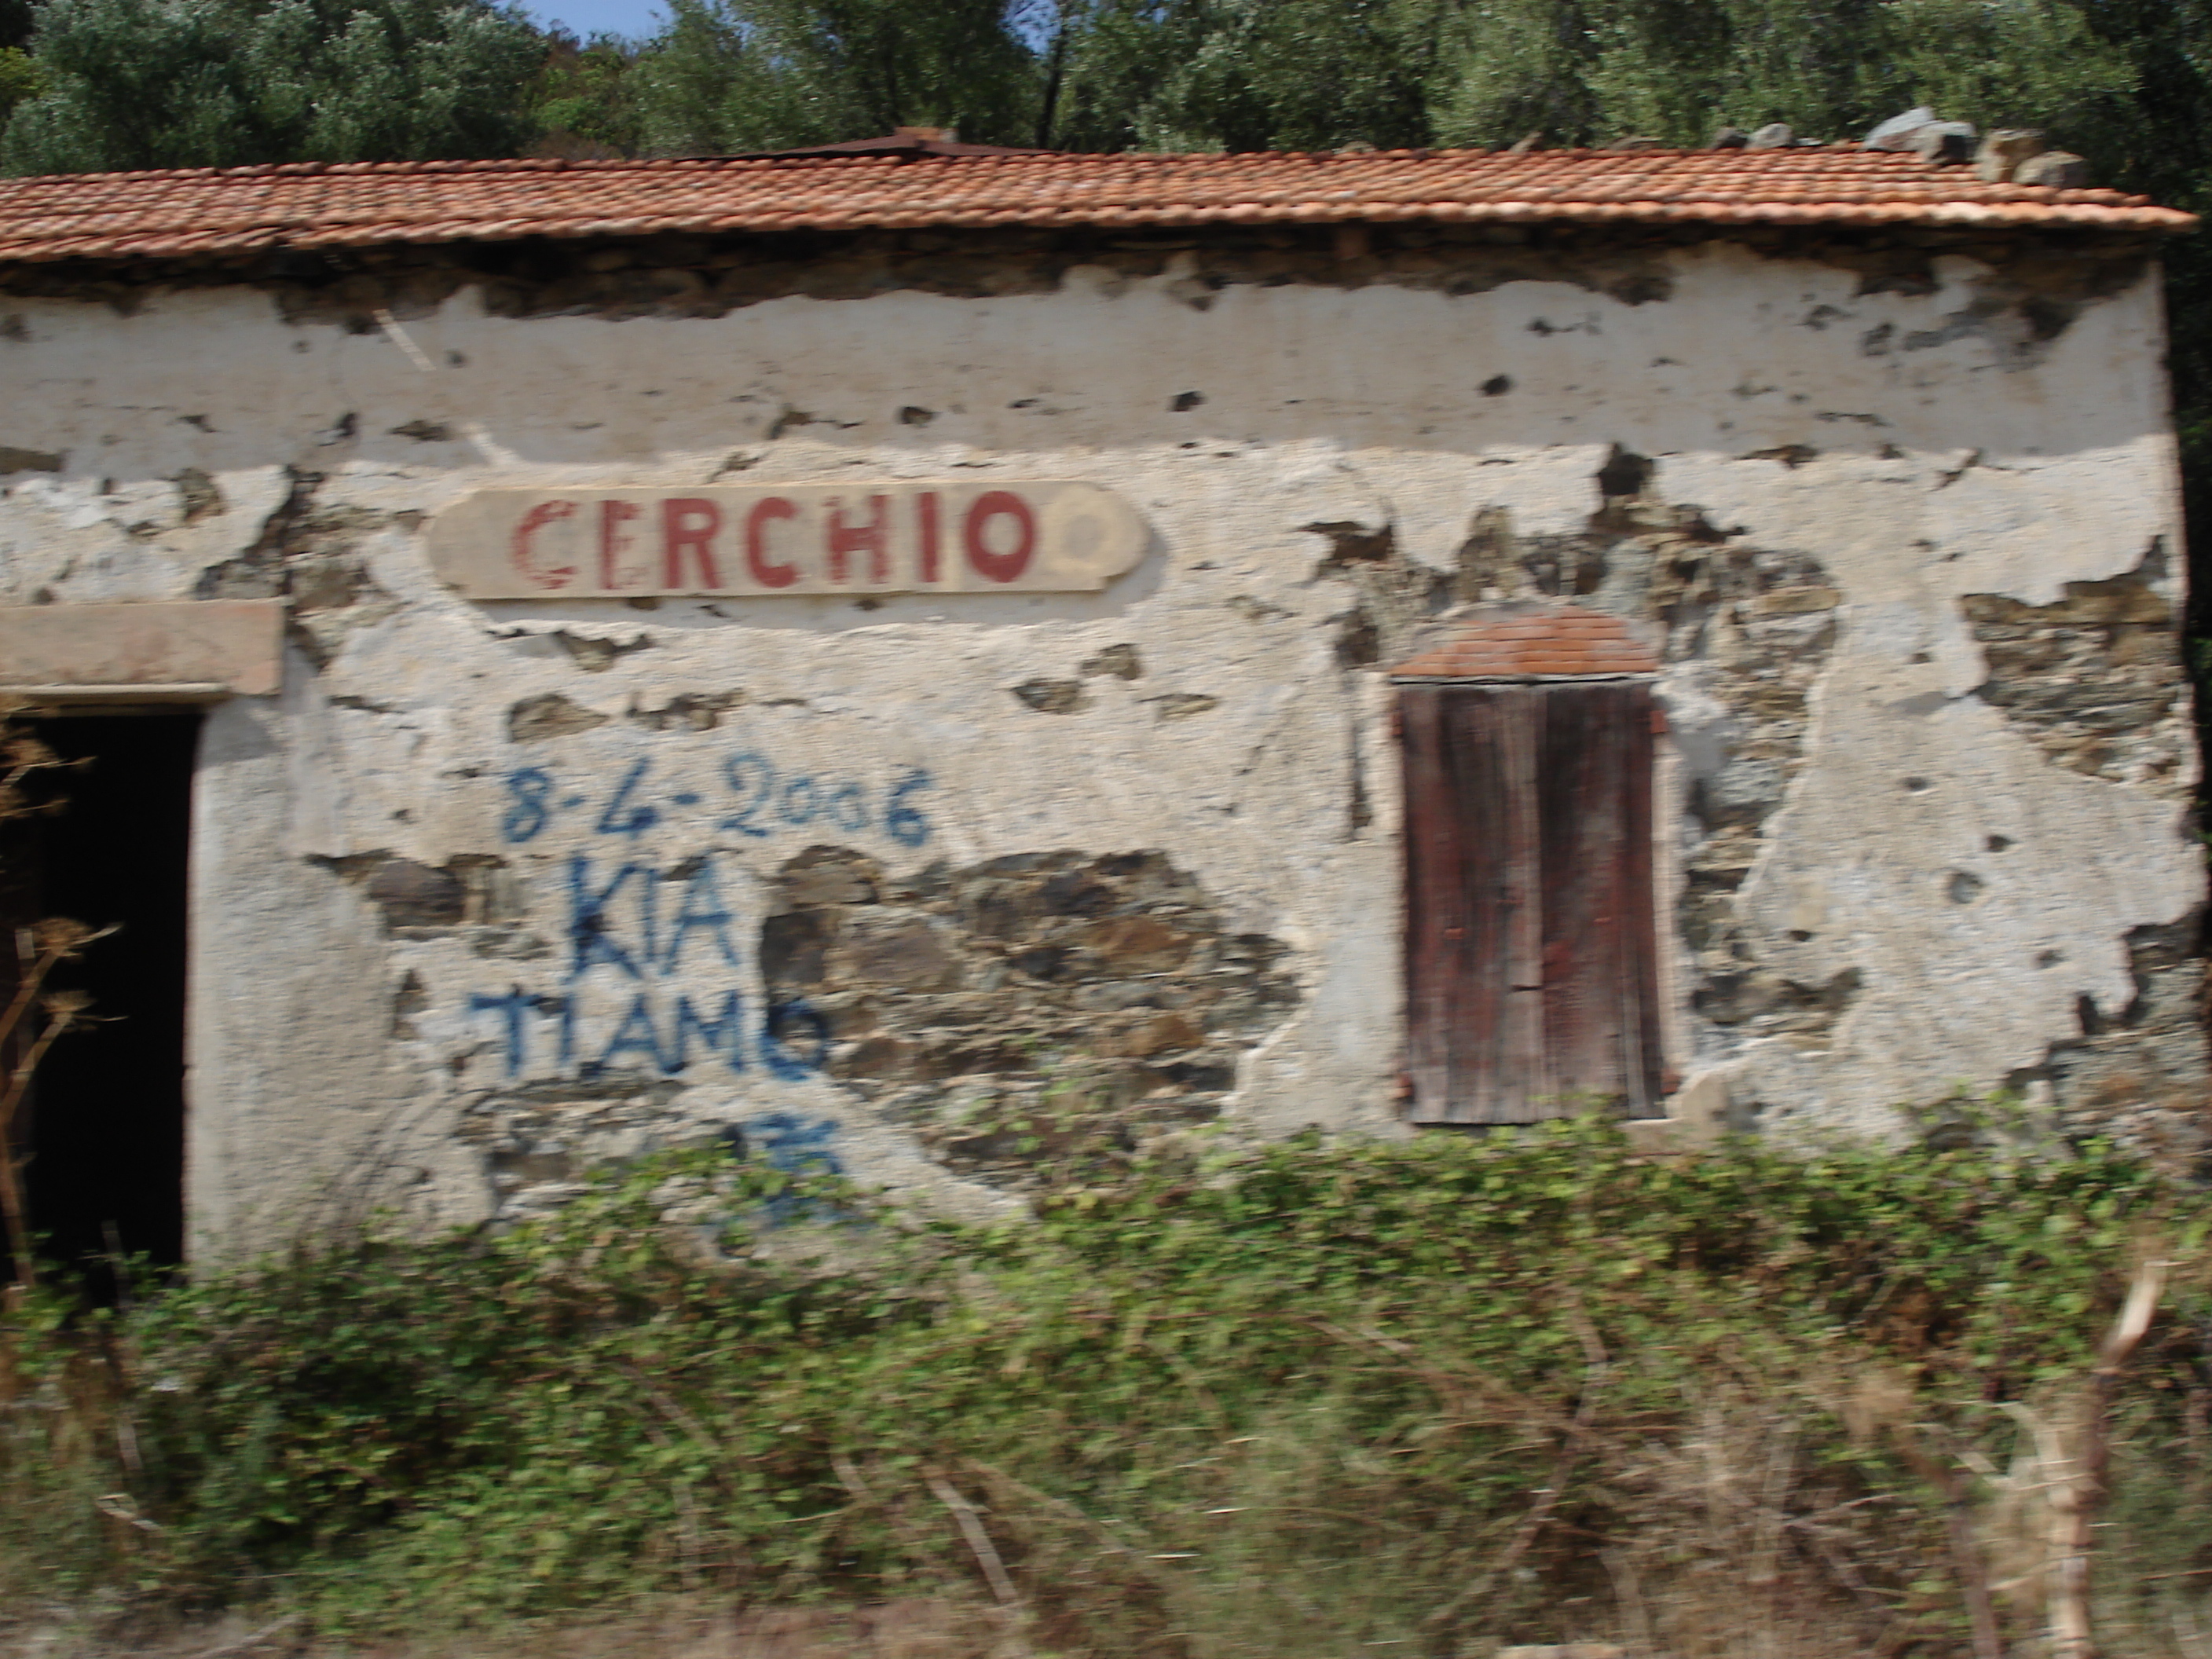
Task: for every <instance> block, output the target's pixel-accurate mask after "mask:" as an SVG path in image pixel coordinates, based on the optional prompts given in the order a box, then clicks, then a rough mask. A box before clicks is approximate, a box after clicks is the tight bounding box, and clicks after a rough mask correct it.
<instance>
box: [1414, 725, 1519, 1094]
mask: <svg viewBox="0 0 2212 1659" xmlns="http://www.w3.org/2000/svg"><path fill="white" fill-rule="evenodd" d="M1400 696H1401V704H1400V707H1401V720H1402V730H1403V733H1404V743H1405V753H1406V792H1407V812H1406V826H1407V828H1406V906H1407V951H1406V983H1407V1039H1408V1042H1407V1052H1408V1066H1407V1070H1408V1073H1409V1074H1410V1075H1411V1078H1412V1080H1413V1119H1414V1121H1417V1122H1426V1123H1504V1122H1518V1121H1523V1113H1524V1111H1525V1105H1524V1102H1525V1099H1526V1097H1527V1095H1528V1091H1529V1089H1530V1088H1531V1087H1532V1086H1533V1085H1538V1084H1540V1083H1541V1079H1542V1077H1543V1075H1544V1065H1545V1060H1544V1044H1543V1020H1542V1007H1541V1001H1542V997H1541V988H1540V987H1541V983H1542V957H1543V930H1542V920H1541V914H1540V911H1539V904H1538V900H1539V894H1538V890H1537V889H1538V884H1539V882H1540V880H1541V863H1540V860H1539V852H1540V848H1541V840H1540V837H1539V835H1538V819H1537V811H1536V801H1535V797H1534V787H1533V786H1534V774H1535V754H1536V748H1535V745H1536V741H1537V737H1538V732H1537V727H1536V723H1535V714H1536V705H1535V704H1534V701H1533V700H1532V699H1530V698H1529V697H1528V695H1527V692H1526V690H1525V688H1522V687H1491V686H1408V687H1406V688H1404V689H1403V690H1401V693H1400Z"/></svg>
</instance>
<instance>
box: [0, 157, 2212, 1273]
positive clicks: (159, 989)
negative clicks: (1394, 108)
mask: <svg viewBox="0 0 2212 1659" xmlns="http://www.w3.org/2000/svg"><path fill="white" fill-rule="evenodd" d="M2191 223H2192V222H2191V220H2190V219H2188V218H2187V217H2186V216H2184V215H2181V214H2179V213H2175V212H2171V211H2168V210H2163V209H2160V208H2158V207H2155V206H2153V205H2151V204H2147V203H2145V202H2143V201H2142V200H2141V199H2139V198H2135V197H2125V196H2122V195H2118V194H2117V193H2115V192H2112V191H2103V190H2096V189H2087V188H2078V189H2077V188H2057V187H2053V186H2052V185H2027V184H2017V183H2005V182H1994V183H1992V182H1988V181H1986V180H1984V179H1981V178H1978V177H1977V175H1976V173H1975V172H1974V171H1973V170H1972V169H1970V168H1966V167H1954V166H1941V165H1936V164H1935V163H1934V162H1931V161H1927V160H1923V159H1922V158H1921V157H1919V156H1917V155H1911V154H1891V153H1884V152H1881V151H1876V150H1870V149H1861V148H1860V147H1858V146H1856V145H1830V146H1796V147H1781V148H1774V149H1763V150H1745V149H1735V150H1715V151H1709V152H1698V153H1679V152H1669V151H1656V150H1650V149H1628V150H1624V151H1621V152H1617V153H1616V152H1605V153H1599V152H1588V151H1579V152H1557V153H1544V152H1538V153H1535V154H1529V155H1514V154H1485V153H1480V152H1435V153H1382V154H1375V153H1367V154H1344V155H1217V156H1181V157H1177V156H1158V155H1113V156H1076V155H1042V154H1029V153H1021V152H1004V151H999V152H993V151H984V150H981V149H974V148H972V147H965V146H961V145H958V144H956V143H950V142H946V141H944V140H941V139H939V138H935V137H931V136H929V135H926V134H915V133H909V134H906V135H903V136H902V137H899V138H897V139H896V140H893V141H889V142H885V143H876V144H874V145H872V146H862V147H859V148H856V149H849V150H848V151H846V152H844V153H835V152H814V153H805V154H789V155H775V156H767V157H751V158H728V159H720V160H698V161H586V162H559V161H502V162H470V163H436V164H422V165H405V166H399V165H392V166H384V165H378V166H368V165H362V166H294V167H267V168H259V169H251V170H243V171H235V172H198V173H190V172H179V173H145V174H136V175H110V176H99V177H85V178H72V179H27V180H15V181H11V182H8V183H6V184H4V185H0V290H4V292H0V363H4V364H5V366H6V370H7V385H8V387H9V398H8V399H7V402H6V405H5V409H4V412H0V420H4V423H5V424H4V427H0V446H4V447H0V469H4V473H5V476H4V480H0V482H3V483H4V487H5V488H4V499H0V605H4V606H5V607H6V608H5V609H4V610H0V681H4V684H6V685H8V686H10V687H13V688H15V690H13V691H12V692H11V693H9V695H10V696H12V698H13V699H14V700H15V702H17V703H18V704H19V705H20V707H21V711H22V715H23V717H24V718H26V719H27V720H29V721H30V723H31V725H32V726H33V729H34V730H36V731H37V732H40V733H41V734H43V735H44V736H45V737H46V738H47V739H48V740H49V741H50V742H52V744H54V745H55V746H56V747H57V748H58V750H61V751H62V752H63V753H64V754H65V755H70V756H85V757H92V763H91V764H90V765H89V766H88V768H86V769H82V770H80V771H76V772H72V773H70V774H68V775H66V777H65V779H64V781H62V782H61V783H60V784H59V785H58V786H57V787H58V788H59V789H60V790H61V791H62V792H63V793H65V794H66V795H67V797H68V807H67V811H65V812H64V813H62V814H61V815H60V816H58V817H51V818H46V819H41V820H38V821H37V822H36V823H32V824H30V825H27V826H26V825H21V824H19V825H16V826H14V827H12V828H11V829H9V836H11V838H12V839H11V840H10V842H9V848H10V849H11V850H10V851H9V863H8V866H7V867H8V870H9V874H8V876H7V878H6V896H7V903H8V905H9V908H10V919H11V921H12V922H14V923H15V924H16V925H18V926H19V927H20V925H21V924H22V923H23V922H25V921H28V920H29V919H31V918H33V917H34V916H36V915H49V914H55V913H62V914H68V915H76V916H78V917H80V918H81V919H82V920H83V921H87V922H89V923H93V924H95V925H97V924H105V923H107V922H110V921H119V922H121V923H123V924H124V927H123V930H122V931H121V932H120V933H117V934H115V935H113V936H112V937H111V938H109V939H104V940H102V941H100V943H99V944H97V945H95V946H94V947H93V948H92V950H91V951H90V952H89V953H88V955H87V957H85V958H84V960H83V961H82V963H77V964H73V965H71V967H70V969H68V971H69V972H70V973H74V974H76V975H79V978H78V980H76V981H71V982H74V983H81V984H82V985H83V986H84V987H86V988H88V989H90V990H91V991H92V992H93V994H94V995H95V996H97V997H99V998H100V1000H101V1001H100V1006H101V1007H102V1008H104V1009H105V1010H106V1012H109V1013H110V1014H112V1015H113V1016H116V1017H117V1018H115V1020H114V1023H112V1024H107V1025H104V1026H100V1027H97V1028H94V1029H93V1030H88V1031H86V1032H84V1033H82V1034H76V1035H72V1036H70V1038H69V1039H68V1040H67V1041H65V1042H62V1043H58V1044H57V1045H55V1047H54V1048H53V1049H52V1052H51V1054H50V1055H49V1057H48V1064H47V1066H46V1067H44V1068H42V1070H41V1073H40V1083H39V1085H38V1089H39V1094H38V1102H37V1118H36V1124H37V1127H36V1129H35V1133H36V1135H37V1137H38V1148H39V1161H38V1163H36V1164H34V1165H33V1176H32V1184H33V1193H34V1197H35V1198H37V1199H38V1201H39V1202H40V1203H41V1204H42V1205H43V1206H44V1207H43V1209H42V1211H41V1215H42V1217H43V1218H44V1219H45V1221H46V1225H50V1226H51V1227H52V1228H53V1229H54V1230H55V1231H56V1236H57V1238H58V1242H59V1243H60V1244H61V1245H62V1246H64V1247H65V1246H67V1245H69V1244H70V1243H72V1242H73V1241H74V1242H76V1243H81V1244H85V1245H87V1246H88V1247H96V1246H97V1244H98V1241H99V1238H100V1236H101V1235H100V1231H99V1230H100V1226H101V1225H102V1224H103V1223H104V1222H105V1221H107V1220H112V1219H114V1218H115V1216H116V1213H117V1212H118V1211H119V1212H123V1215H124V1220H125V1226H126V1233H127V1237H129V1238H130V1239H131V1240H132V1241H133V1242H137V1243H141V1244H143V1245H145V1246H147V1247H149V1248H155V1249H162V1248H172V1249H173V1248H179V1247H180V1245H181V1243H182V1242H183V1241H185V1240H186V1239H189V1240H190V1241H191V1243H192V1244H193V1247H194V1248H202V1247H205V1246H208V1245H216V1246H221V1247H224V1248H238V1247H242V1246H244V1245H246V1244H249V1243H253V1242H255V1241H258V1240H265V1239H268V1238H270V1237H275V1236H276V1232H277V1231H278V1230H280V1229H281V1228H283V1227H285V1226H289V1225H294V1223H295V1221H297V1220H298V1219H299V1218H301V1215H302V1213H303V1212H311V1211H312V1209H313V1206H317V1205H324V1204H329V1203H332V1202H336V1201H337V1198H338V1196H339V1195H342V1194H345V1193H349V1192H356V1193H358V1192H367V1191H369V1190H372V1189H374V1191H376V1192H379V1193H381V1194H386V1195H390V1194H395V1193H396V1194H401V1195H403V1196H404V1197H405V1198H406V1199H408V1200H410V1201H411V1202H413V1203H416V1204H417V1205H419V1206H422V1210H423V1212H424V1213H426V1214H428V1215H433V1216H435V1217H439V1218H444V1219H447V1220H453V1221H467V1220H471V1219H477V1218H485V1217H489V1216H494V1215H500V1214H506V1215H513V1214H520V1213H526V1212H529V1211H530V1210H532V1208H535V1207H538V1206H544V1205H545V1204H547V1203H550V1202H552V1201H555V1200H557V1199H558V1198H559V1197H560V1196H561V1194H563V1193H565V1192H567V1191H568V1190H571V1188H572V1183H573V1182H575V1181H576V1180H577V1179H578V1178H579V1177H580V1176H581V1175H582V1173H583V1172H584V1171H586V1170H587V1169H589V1168H591V1167H593V1166H595V1165H598V1164H604V1163H605V1162H607V1161H608V1160H610V1159H616V1158H624V1157H628V1156H630V1155H634V1154H635V1153H638V1152H642V1151H645V1150H647V1149H650V1148H653V1147H658V1146H679V1145H688V1144H696V1143H699V1142H701V1141H703V1140H709V1139H715V1138H720V1139H726V1140H727V1141H729V1142H730V1143H731V1144H732V1145H736V1146H741V1147H742V1148H744V1151H745V1152H747V1154H748V1155H750V1156H755V1157H759V1158H766V1159H769V1160H771V1161H774V1162H776V1163H779V1164H784V1165H785V1166H787V1167H794V1168H795V1167H807V1166H820V1167H828V1168H836V1169H841V1170H844V1171H846V1172H847V1173H848V1174H850V1175H852V1176H854V1177H856V1178H858V1179H860V1180H861V1181H863V1182H868V1183H871V1184H875V1185H880V1186H884V1187H887V1188H894V1189H898V1190H901V1191H905V1192H909V1193H914V1194H921V1195H923V1196H925V1197H927V1198H928V1199H929V1200H930V1201H933V1202H935V1203H939V1204H941V1205H944V1206H951V1208H953V1209H955V1210H964V1211H966V1212H988V1211H990V1210H992V1209H994V1208H995V1207H1002V1206H1006V1205H1009V1204H1012V1203H1014V1202H1016V1201H1018V1199H1017V1197H1016V1194H1018V1192H1019V1191H1020V1190H1021V1188H1022V1185H1023V1182H1024V1180H1025V1179H1027V1178H1029V1172H1030V1170H1032V1168H1033V1167H1034V1165H1035V1164H1036V1163H1037V1162H1038V1161H1039V1160H1050V1159H1052V1158H1058V1157H1077V1156H1091V1155H1096V1154H1097V1152H1098V1150H1099V1149H1100V1148H1102V1147H1104V1148H1111V1147H1122V1148H1127V1147H1130V1146H1138V1145H1141V1144H1143V1143H1145V1142H1146V1141H1147V1140H1148V1139H1152V1138H1154V1137H1157V1136H1158V1135H1162V1134H1166V1133H1176V1132H1180V1131H1183V1130H1186V1129H1188V1127H1190V1126H1193V1125H1198V1124H1203V1123H1210V1122H1218V1123H1220V1124H1222V1125H1223V1126H1225V1129H1226V1130H1227V1131H1228V1132H1230V1133H1240V1134H1249V1135H1254V1136H1267V1135H1277V1134H1282V1133H1290V1132H1292V1131H1295V1130H1297V1129H1299V1128H1301V1127H1304V1126H1307V1125H1319V1126H1322V1127H1324V1128H1326V1129H1329V1130H1333V1131H1340V1132H1346V1133H1370V1134H1377V1135H1391V1134H1400V1133H1410V1132H1412V1131H1413V1129H1416V1128H1419V1127H1422V1126H1460V1127H1467V1126H1483V1125H1495V1124H1501V1123H1514V1122H1521V1121H1528V1120H1531V1119H1534V1118H1540V1117H1545V1116H1551V1115H1559V1114H1561V1113H1565V1112H1571V1111H1577V1110H1584V1109H1599V1110H1607V1111H1611V1112H1613V1113H1615V1114H1617V1115H1621V1116H1624V1117H1627V1118H1630V1119H1632V1120H1635V1121H1638V1123H1639V1124H1646V1125H1650V1126H1652V1127H1641V1128H1639V1129H1638V1131H1637V1133H1638V1134H1639V1135H1640V1136H1642V1137H1643V1138H1644V1139H1647V1140H1649V1141H1651V1142H1654V1143H1657V1144H1666V1143H1667V1141H1668V1137H1669V1136H1670V1135H1671V1136H1673V1137H1674V1138H1675V1140H1676V1143H1677V1144H1681V1143H1684V1142H1686V1141H1689V1140H1691V1139H1694V1137H1695V1136H1696V1135H1698V1134H1699V1133H1705V1132H1707V1131H1709V1130H1710V1129H1711V1128H1712V1127H1714V1126H1716V1125H1720V1124H1727V1125H1730V1126H1733V1127H1738V1128H1743V1129H1750V1130H1756V1131H1759V1132H1763V1133H1774V1134H1778V1135H1784V1136H1795V1135H1803V1134H1808V1133H1820V1132H1825V1131H1838V1132H1847V1133H1873V1134H1885V1133H1898V1132H1899V1131H1900V1130H1901V1129H1902V1127H1904V1126H1905V1124H1906V1123H1907V1122H1908V1121H1910V1115H1911V1112H1912V1111H1913V1109H1916V1108H1921V1107H1925V1106H1928V1105H1929V1103H1934V1102H1937V1101H1940V1100H1942V1099H1943V1098H1945V1097H1948V1096H1951V1095H1952V1094H1953V1093H1954V1091H1960V1090H1965V1091H1994V1090H1997V1089H2000V1088H2010V1089H2012V1090H2015V1091H2019V1093H2020V1095H2021V1097H2022V1098H2023V1100H2024V1101H2025V1102H2026V1103H2027V1108H2028V1109H2030V1110H2033V1111H2036V1112H2039V1113H2042V1114H2044V1115H2046V1116H2047V1117H2050V1118H2051V1119H2053V1120H2056V1121H2059V1122H2061V1123H2062V1124H2106V1125H2110V1126H2115V1127H2118V1128H2119V1129H2120V1130H2121V1131H2123V1132H2124V1133H2132V1134H2136V1135H2137V1136H2139V1137H2144V1138H2149V1139H2160V1138H2161V1137H2162V1138H2163V1142H2162V1144H2165V1143H2173V1144H2182V1143H2183V1142H2185V1140H2186V1138H2187V1137H2188V1136H2189V1135H2190V1134H2191V1133H2194V1130H2193V1127H2192V1126H2193V1124H2194V1121H2195V1114H2196V1113H2197V1110H2198V1109H2199V1108H2200V1105H2201V1103H2202V1100H2203V1088H2204V1083H2205V1062H2204V1055H2203V1042H2202V1037H2201V1035H2200V1031H2199V1027H2198V1025H2197V1017H2196V1007H2195V995H2196V987H2197V978H2198V971H2197V969H2198V964H2197V960H2196V958H2197V915H2198V911H2199V908H2200V904H2201V901H2202V897H2203V889H2204V880H2203V866H2202V861H2201V858H2200V855H2199V853H2198V850H2197V845H2196V842H2195V837H2194V834H2193V830H2192V828H2191V822H2190V818H2189V812H2190V804H2191V794H2192V790H2193V787H2194V784H2195V779H2196V760H2195V743H2194V736H2193V727H2192V723H2191V710H2190V707H2189V698H2188V689H2187V683H2186V680H2185V675H2184V672H2183V665H2182V659H2181V656H2180V651H2179V645H2180V641H2179V625H2178V617H2179V605H2180V603H2181V594H2182V583H2183V574H2184V571H2183V552H2182V547H2181V544H2180V541H2179V524H2178V518H2177V505H2176V502H2177V477H2176V470H2175V455H2174V445H2173V440H2172V432H2171V427H2170V422H2169V418H2168V413H2167V404H2166V384H2165V379H2164V370H2163V368H2162V358H2161V354H2162V349H2163V334H2162V328H2163V325H2162V319H2161V313H2160V299H2159V294H2160V289H2159V274H2158V246H2159V243H2160V239H2161V238H2163V237H2164V236H2166V235H2167V234H2172V233H2176V232H2179V231H2183V230H2185V229H2187V228H2190V226H2191ZM19 937H20V935H19ZM26 948H27V947H26ZM2177 1138H2179V1140H2177ZM164 1206H167V1207H166V1208H165V1207H164ZM165 1217H166V1219H164V1218H165ZM164 1228H167V1230H168V1231H167V1232H166V1233H165V1232H164V1231H162V1230H163V1229H164ZM73 1229H74V1230H75V1231H72V1230H73ZM88 1230H89V1231H88ZM165 1238H166V1239H167V1240H168V1241H169V1243H168V1244H167V1246H166V1247H165V1246H164V1244H163V1242H162V1241H163V1240H164V1239H165Z"/></svg>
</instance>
